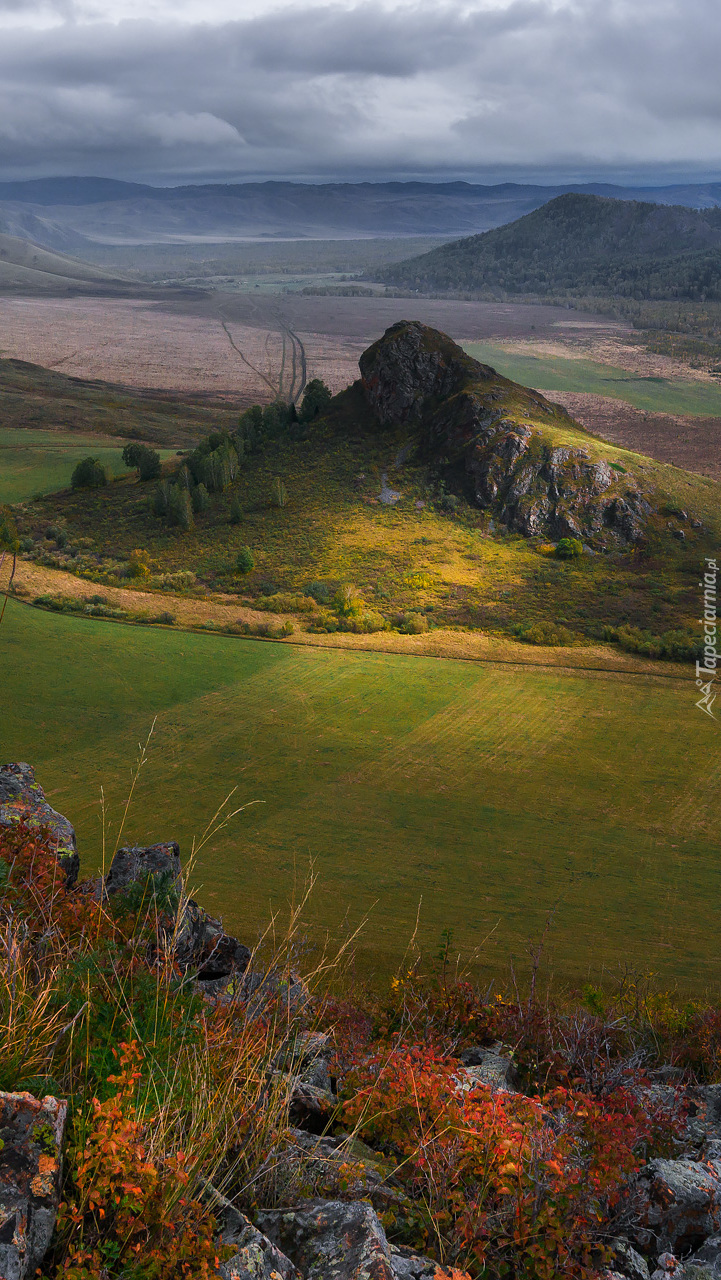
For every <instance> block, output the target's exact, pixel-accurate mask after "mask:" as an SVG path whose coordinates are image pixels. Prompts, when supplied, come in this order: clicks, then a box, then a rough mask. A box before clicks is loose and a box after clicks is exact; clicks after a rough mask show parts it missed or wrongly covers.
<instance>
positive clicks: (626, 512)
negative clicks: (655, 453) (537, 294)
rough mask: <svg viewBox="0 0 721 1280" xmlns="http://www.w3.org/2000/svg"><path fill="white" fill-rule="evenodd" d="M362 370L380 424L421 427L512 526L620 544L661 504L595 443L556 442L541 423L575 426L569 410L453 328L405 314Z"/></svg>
mask: <svg viewBox="0 0 721 1280" xmlns="http://www.w3.org/2000/svg"><path fill="white" fill-rule="evenodd" d="M360 370H361V382H362V387H363V391H364V393H365V396H366V399H367V401H368V404H369V405H370V407H371V409H372V411H373V413H374V414H375V416H376V418H377V420H378V422H379V423H381V424H382V425H384V426H387V425H390V424H394V423H411V424H417V427H418V433H417V434H418V442H419V449H420V453H421V455H422V456H424V457H425V458H426V459H427V460H428V461H429V462H430V463H431V464H432V465H438V466H440V467H442V468H444V473H445V474H447V475H448V476H451V477H455V478H456V479H457V481H458V483H459V484H460V485H461V486H462V487H463V488H464V489H465V491H466V493H467V494H468V496H469V497H471V498H472V499H473V500H474V501H475V502H476V503H477V504H478V505H479V506H481V507H484V508H487V509H489V510H491V511H492V512H493V514H494V516H495V517H497V518H498V519H499V520H501V521H502V522H503V523H504V524H505V525H506V526H507V527H508V528H511V529H515V530H517V531H518V532H520V533H523V534H525V535H526V536H528V537H531V536H535V535H539V534H543V535H545V536H547V537H554V538H562V537H573V538H580V539H581V540H585V541H590V540H595V541H597V542H598V543H600V544H602V545H607V546H619V547H621V546H627V545H632V544H634V543H637V542H638V541H639V540H640V539H642V537H643V536H644V532H645V527H646V522H647V517H648V516H649V514H651V510H652V508H651V505H650V504H649V502H648V501H647V499H646V498H645V497H644V496H643V495H642V494H641V493H640V492H638V490H637V489H636V488H635V487H634V482H633V479H632V477H631V476H630V475H629V474H624V475H620V474H619V473H618V472H616V471H614V470H612V469H611V467H609V465H608V464H607V463H606V462H604V461H602V460H601V461H599V460H593V459H592V458H591V456H590V454H589V453H588V452H587V450H586V449H583V448H571V447H567V446H555V447H554V446H552V445H551V444H550V443H549V442H548V440H547V439H546V438H545V436H544V435H543V433H542V430H541V429H540V427H541V426H542V425H544V424H548V425H549V426H553V425H555V426H556V427H558V426H561V425H562V426H565V427H566V428H568V426H570V425H573V424H572V423H571V422H570V420H569V419H568V416H567V415H566V414H565V411H564V410H562V409H560V408H559V406H557V405H552V404H551V403H550V402H549V401H548V400H546V399H545V398H544V397H543V396H541V395H539V394H538V393H537V392H532V391H529V390H528V389H527V388H525V387H520V386H518V385H517V384H515V383H512V382H509V381H508V379H506V378H502V377H500V376H499V375H498V374H497V373H496V372H495V370H494V369H492V368H490V366H488V365H484V364H480V363H479V362H478V361H477V360H473V359H472V358H471V357H470V356H468V355H466V353H465V352H464V351H463V350H462V349H461V348H460V347H459V346H457V345H456V344H455V343H454V342H452V341H451V339H450V338H448V337H447V336H446V335H445V334H443V333H439V332H437V330H435V329H429V328H428V327H427V326H426V325H422V324H419V323H418V322H417V321H401V322H399V323H398V324H394V325H392V326H391V328H390V329H387V330H386V332H385V334H384V335H383V337H382V338H380V339H379V340H378V341H377V342H375V343H374V344H373V345H372V346H371V347H369V348H368V350H367V351H365V352H364V353H363V355H362V356H361V359H360ZM526 419H531V420H526ZM539 420H540V421H539ZM576 429H577V430H578V432H579V433H581V432H582V428H581V427H577V428H576Z"/></svg>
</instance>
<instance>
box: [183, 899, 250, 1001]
mask: <svg viewBox="0 0 721 1280" xmlns="http://www.w3.org/2000/svg"><path fill="white" fill-rule="evenodd" d="M175 956H176V959H177V960H178V963H179V964H180V965H181V967H182V968H184V969H194V970H195V971H196V977H197V979H198V981H199V982H202V983H203V984H211V983H212V984H213V987H214V990H215V991H217V990H219V989H221V988H222V987H223V986H224V985H227V983H228V982H229V981H230V980H232V979H233V978H239V977H241V976H242V975H243V974H244V973H245V971H246V969H247V968H248V965H249V963H250V957H251V952H250V950H249V948H248V947H246V946H245V945H244V943H242V942H239V941H238V939H237V938H233V937H232V936H231V934H229V933H226V932H225V930H224V929H223V925H222V923H221V921H220V920H216V919H215V918H214V917H213V916H211V915H208V912H207V911H204V910H203V908H202V907H200V906H198V903H197V902H195V901H194V900H193V899H192V898H190V899H189V900H188V902H187V903H186V904H185V906H184V909H183V916H182V919H181V922H180V926H179V928H178V930H177V933H176V937H175Z"/></svg>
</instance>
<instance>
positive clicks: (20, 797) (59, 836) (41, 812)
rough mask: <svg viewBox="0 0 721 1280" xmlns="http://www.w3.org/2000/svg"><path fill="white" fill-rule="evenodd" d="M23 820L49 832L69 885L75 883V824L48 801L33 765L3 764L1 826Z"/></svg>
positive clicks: (77, 863) (77, 862) (77, 861)
mask: <svg viewBox="0 0 721 1280" xmlns="http://www.w3.org/2000/svg"><path fill="white" fill-rule="evenodd" d="M21 820H22V821H23V822H25V824H26V825H27V826H29V827H33V828H35V829H37V830H42V831H44V832H47V833H48V835H49V840H48V843H49V845H50V848H51V849H52V850H53V851H54V852H55V853H57V855H58V857H59V859H60V862H61V865H62V867H63V869H64V871H65V874H66V876H67V882H68V884H69V885H72V884H74V883H75V881H76V880H77V878H78V871H79V870H80V858H79V857H78V850H77V845H76V841H75V829H74V827H73V826H72V824H71V823H70V822H68V820H67V818H64V817H63V815H62V814H61V813H58V812H57V811H56V810H55V809H53V807H52V805H49V804H48V802H47V800H46V798H45V792H44V791H43V789H42V787H41V786H40V783H39V782H36V780H35V770H34V769H33V768H32V766H31V765H29V764H24V763H22V762H19V763H18V764H5V765H1V766H0V826H3V827H10V826H13V825H14V824H15V823H16V822H20V821H21Z"/></svg>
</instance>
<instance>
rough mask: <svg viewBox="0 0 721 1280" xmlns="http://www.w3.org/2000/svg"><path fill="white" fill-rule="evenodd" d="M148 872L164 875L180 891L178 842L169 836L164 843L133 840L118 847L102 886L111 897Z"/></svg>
mask: <svg viewBox="0 0 721 1280" xmlns="http://www.w3.org/2000/svg"><path fill="white" fill-rule="evenodd" d="M147 876H167V877H168V881H169V883H170V884H172V885H173V886H174V887H176V888H177V889H178V891H180V890H181V888H182V884H183V874H182V870H181V867H180V845H178V844H176V842H175V841H174V840H168V841H166V842H165V843H163V844H151V845H137V844H136V845H129V846H127V847H126V848H123V849H117V850H116V852H115V853H114V854H113V860H112V862H111V864H110V870H109V871H108V873H107V875H106V877H105V880H104V882H103V888H104V890H105V893H106V894H107V895H108V897H112V896H113V895H114V894H116V893H124V892H125V891H126V890H127V889H128V888H129V887H130V885H131V884H134V883H135V882H136V881H139V880H145V879H146V877H147Z"/></svg>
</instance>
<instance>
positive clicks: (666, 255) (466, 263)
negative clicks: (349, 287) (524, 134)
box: [380, 194, 721, 300]
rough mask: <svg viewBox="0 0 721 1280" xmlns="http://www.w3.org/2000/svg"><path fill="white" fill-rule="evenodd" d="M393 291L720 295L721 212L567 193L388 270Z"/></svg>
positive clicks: (385, 272) (386, 277) (383, 275)
mask: <svg viewBox="0 0 721 1280" xmlns="http://www.w3.org/2000/svg"><path fill="white" fill-rule="evenodd" d="M380 278H382V279H383V280H384V281H385V282H386V283H388V284H394V285H400V286H404V287H406V288H411V289H420V290H425V291H429V290H431V291H434V290H444V291H454V290H455V291H476V292H478V291H481V292H483V291H486V292H491V293H494V292H495V294H496V295H498V294H508V295H514V294H515V295H518V294H523V295H534V296H536V295H540V296H548V295H552V296H560V295H564V294H571V295H573V294H594V293H596V294H604V295H611V294H613V295H615V296H619V295H620V296H630V297H633V298H641V299H643V298H654V299H664V298H690V299H701V300H703V299H706V298H718V297H719V296H721V293H720V292H719V291H720V290H721V211H719V210H718V209H704V210H701V211H697V210H694V209H687V208H683V207H681V206H662V205H658V204H650V203H647V202H641V201H627V200H616V199H607V198H604V197H601V196H596V195H585V194H569V195H562V196H559V197H558V198H557V199H555V200H551V201H550V202H549V203H548V204H546V205H544V206H543V207H542V208H541V209H537V210H535V211H534V212H533V213H529V214H527V215H526V216H525V217H522V218H519V219H518V221H516V222H512V223H510V225H508V226H505V227H500V228H498V229H496V230H493V231H487V232H485V233H483V234H482V235H477V236H469V237H468V238H466V239H463V240H457V241H454V242H452V243H451V244H447V245H443V246H441V248H439V249H434V250H432V251H431V252H430V253H427V254H422V255H420V256H419V257H416V258H410V259H407V260H406V261H405V262H400V263H396V264H393V265H391V266H389V267H387V268H385V269H384V270H383V272H382V273H381V276H380Z"/></svg>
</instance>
